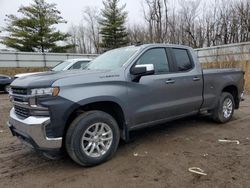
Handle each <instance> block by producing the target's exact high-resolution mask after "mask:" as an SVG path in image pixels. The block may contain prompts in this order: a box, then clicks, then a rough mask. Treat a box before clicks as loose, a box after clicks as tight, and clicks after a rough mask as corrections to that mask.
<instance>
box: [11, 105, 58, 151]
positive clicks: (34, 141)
mask: <svg viewBox="0 0 250 188" xmlns="http://www.w3.org/2000/svg"><path fill="white" fill-rule="evenodd" d="M7 124H8V126H9V128H10V130H11V132H12V134H13V136H17V137H18V138H19V139H20V140H21V141H22V142H24V144H26V145H28V146H31V147H32V148H34V149H37V150H40V151H53V150H60V148H61V147H62V137H58V138H48V137H47V136H46V126H47V125H49V124H50V118H49V117H39V116H30V117H28V118H25V119H21V118H19V117H18V116H17V115H16V114H15V110H14V108H12V109H11V111H10V117H9V121H8V123H7Z"/></svg>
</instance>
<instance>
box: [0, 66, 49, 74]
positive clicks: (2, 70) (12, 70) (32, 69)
mask: <svg viewBox="0 0 250 188" xmlns="http://www.w3.org/2000/svg"><path fill="white" fill-rule="evenodd" d="M47 70H49V69H48V68H45V67H29V68H28V67H21V68H3V67H0V74H5V75H9V76H15V75H16V74H20V73H28V72H43V71H47Z"/></svg>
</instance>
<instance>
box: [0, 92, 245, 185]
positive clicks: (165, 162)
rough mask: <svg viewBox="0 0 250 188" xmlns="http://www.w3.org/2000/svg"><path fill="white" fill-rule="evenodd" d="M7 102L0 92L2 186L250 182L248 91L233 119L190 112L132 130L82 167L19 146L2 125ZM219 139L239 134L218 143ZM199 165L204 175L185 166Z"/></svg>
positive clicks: (0, 178)
mask: <svg viewBox="0 0 250 188" xmlns="http://www.w3.org/2000/svg"><path fill="white" fill-rule="evenodd" d="M10 108H11V104H10V102H9V101H8V96H7V95H5V94H0V187H1V188H8V187H25V188H26V187H60V188H63V187H81V188H83V187H176V188H177V187H178V188H179V187H189V188H190V187H209V188H211V187H213V188H215V187H219V188H221V187H222V188H223V187H225V188H231V187H232V188H238V187H244V188H248V187H250V95H248V96H246V100H245V101H244V102H242V104H241V108H240V109H239V110H237V111H236V112H235V115H234V118H233V120H232V121H231V122H229V123H227V124H224V125H219V124H216V123H213V122H212V121H211V120H209V119H208V118H206V117H191V118H186V119H183V120H178V121H174V122H171V123H167V124H166V125H159V126H157V127H154V128H147V129H144V130H140V131H136V132H133V135H132V141H131V143H128V144H124V143H122V144H120V146H119V148H118V151H117V153H116V155H115V157H114V158H113V159H112V160H110V161H108V162H106V163H104V164H102V165H99V166H96V167H92V168H83V167H80V166H78V165H76V164H75V163H74V162H72V161H71V160H70V159H69V158H68V157H63V158H62V159H60V160H57V161H52V160H49V159H46V158H44V157H43V156H40V155H38V154H37V153H35V152H34V151H32V150H30V149H29V148H27V147H25V146H23V145H22V144H21V143H20V142H19V141H18V140H17V139H16V138H15V137H12V136H11V133H10V131H9V130H8V128H7V126H6V121H7V118H8V113H9V110H10ZM218 139H233V140H235V139H236V140H239V141H240V144H236V143H221V142H219V141H218ZM190 167H199V168H201V169H203V170H204V171H205V173H206V174H207V175H206V176H199V175H196V174H193V173H191V172H189V171H188V169H189V168H190Z"/></svg>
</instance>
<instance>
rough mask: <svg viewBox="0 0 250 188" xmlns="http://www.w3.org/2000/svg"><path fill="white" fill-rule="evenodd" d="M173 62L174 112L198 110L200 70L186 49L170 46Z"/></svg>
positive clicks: (201, 87) (179, 113)
mask: <svg viewBox="0 0 250 188" xmlns="http://www.w3.org/2000/svg"><path fill="white" fill-rule="evenodd" d="M170 51H171V56H172V59H173V62H174V74H172V76H171V79H172V80H174V83H173V85H174V90H175V105H174V106H175V112H176V115H185V114H190V113H195V112H198V110H199V108H200V106H201V104H202V90H203V82H202V72H201V69H200V67H196V66H195V63H194V61H193V57H192V55H191V53H190V51H189V50H188V49H183V48H170Z"/></svg>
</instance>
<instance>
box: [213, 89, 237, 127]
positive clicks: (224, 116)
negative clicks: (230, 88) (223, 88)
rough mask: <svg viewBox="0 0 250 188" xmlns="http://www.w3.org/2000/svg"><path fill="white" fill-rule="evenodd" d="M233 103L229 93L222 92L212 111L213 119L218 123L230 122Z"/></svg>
mask: <svg viewBox="0 0 250 188" xmlns="http://www.w3.org/2000/svg"><path fill="white" fill-rule="evenodd" d="M234 108H235V103H234V98H233V96H232V95H231V93H228V92H223V93H222V94H221V96H220V99H219V102H218V105H217V107H216V109H215V110H214V111H213V114H212V116H213V119H214V120H215V121H216V122H218V123H226V122H228V121H230V120H231V118H232V116H233V113H234Z"/></svg>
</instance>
